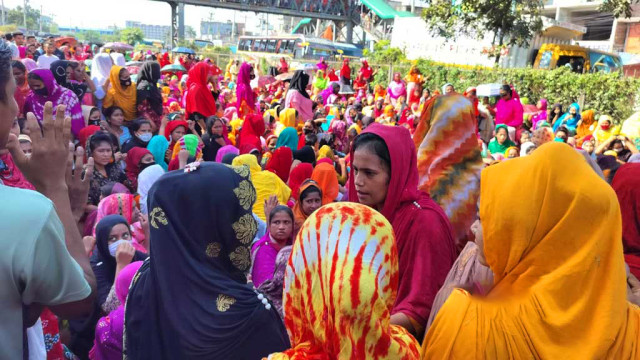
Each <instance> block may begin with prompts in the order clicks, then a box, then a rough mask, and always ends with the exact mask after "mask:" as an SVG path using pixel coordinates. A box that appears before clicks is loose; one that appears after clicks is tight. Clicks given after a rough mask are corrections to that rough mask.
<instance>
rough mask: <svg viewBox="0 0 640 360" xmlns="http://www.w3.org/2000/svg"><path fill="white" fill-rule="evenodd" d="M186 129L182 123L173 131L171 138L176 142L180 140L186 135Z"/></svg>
mask: <svg viewBox="0 0 640 360" xmlns="http://www.w3.org/2000/svg"><path fill="white" fill-rule="evenodd" d="M186 131H187V129H185V128H184V126H182V125H180V126H178V127H177V128H175V130H173V131H172V132H171V140H173V141H174V142H176V141H178V140H180V138H181V137H183V136H184V134H185V133H186Z"/></svg>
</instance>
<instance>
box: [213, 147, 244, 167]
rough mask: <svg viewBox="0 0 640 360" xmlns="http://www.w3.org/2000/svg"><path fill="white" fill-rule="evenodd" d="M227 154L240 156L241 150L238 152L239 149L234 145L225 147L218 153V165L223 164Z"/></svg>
mask: <svg viewBox="0 0 640 360" xmlns="http://www.w3.org/2000/svg"><path fill="white" fill-rule="evenodd" d="M227 154H236V155H239V154H240V150H238V148H237V147H235V146H233V145H227V146H223V147H221V148H220V149H218V152H217V153H216V162H217V163H221V162H222V158H223V157H224V156H225V155H227Z"/></svg>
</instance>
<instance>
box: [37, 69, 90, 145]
mask: <svg viewBox="0 0 640 360" xmlns="http://www.w3.org/2000/svg"><path fill="white" fill-rule="evenodd" d="M27 79H28V80H27V81H28V82H29V88H31V93H30V94H29V95H27V97H26V98H25V101H24V114H26V113H29V112H32V113H33V114H34V115H35V116H36V119H37V120H38V123H40V124H42V119H43V114H44V104H45V103H46V102H47V101H51V103H52V104H53V108H54V109H55V108H56V107H57V106H58V105H64V106H66V109H65V111H64V113H65V116H68V117H70V118H71V132H72V133H73V136H74V137H77V136H78V133H79V132H80V130H82V128H84V126H85V125H84V117H83V116H82V106H81V104H80V101H79V100H78V97H77V96H76V94H74V93H73V91H71V90H69V89H67V88H64V87H62V86H60V85H58V84H57V83H56V81H55V79H54V77H53V74H52V73H51V70H48V69H36V70H33V71H31V72H30V73H29V75H27Z"/></svg>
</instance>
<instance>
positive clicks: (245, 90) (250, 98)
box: [236, 62, 256, 110]
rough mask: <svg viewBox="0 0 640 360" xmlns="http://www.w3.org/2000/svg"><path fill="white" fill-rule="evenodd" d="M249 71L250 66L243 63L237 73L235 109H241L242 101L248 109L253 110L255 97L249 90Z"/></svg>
mask: <svg viewBox="0 0 640 360" xmlns="http://www.w3.org/2000/svg"><path fill="white" fill-rule="evenodd" d="M251 69H252V67H251V65H249V64H248V63H246V62H243V63H242V66H240V70H239V71H238V81H237V83H236V85H237V87H236V98H237V99H238V101H237V103H236V108H237V109H242V107H241V106H240V105H242V101H243V100H244V101H245V102H246V103H247V106H248V107H249V108H250V109H252V110H255V107H256V95H255V94H254V93H253V90H251Z"/></svg>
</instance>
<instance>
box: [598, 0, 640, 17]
mask: <svg viewBox="0 0 640 360" xmlns="http://www.w3.org/2000/svg"><path fill="white" fill-rule="evenodd" d="M638 3H640V0H604V1H603V2H602V5H600V8H599V9H598V11H601V12H608V13H612V14H613V16H615V17H617V18H618V17H622V16H624V17H626V18H630V17H631V15H632V9H631V6H632V5H634V4H638Z"/></svg>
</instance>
